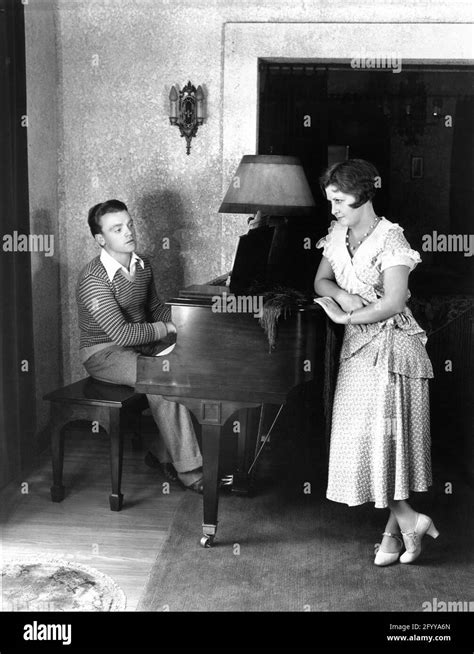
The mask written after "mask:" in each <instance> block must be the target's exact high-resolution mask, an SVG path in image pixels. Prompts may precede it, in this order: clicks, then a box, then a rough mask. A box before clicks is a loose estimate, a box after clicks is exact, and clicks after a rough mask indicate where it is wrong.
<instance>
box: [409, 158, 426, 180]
mask: <svg viewBox="0 0 474 654" xmlns="http://www.w3.org/2000/svg"><path fill="white" fill-rule="evenodd" d="M422 177H423V157H412V158H411V178H412V179H421V178H422Z"/></svg>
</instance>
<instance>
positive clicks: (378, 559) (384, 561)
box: [374, 531, 403, 566]
mask: <svg viewBox="0 0 474 654" xmlns="http://www.w3.org/2000/svg"><path fill="white" fill-rule="evenodd" d="M382 536H390V537H391V538H395V540H397V541H398V542H399V544H400V547H399V548H398V552H384V551H383V550H381V549H380V546H379V549H378V550H377V553H376V554H375V559H374V563H375V565H380V566H383V565H391V564H392V563H395V561H398V557H399V556H400V551H401V549H402V546H403V542H402V539H401V538H400V536H397V535H396V534H391V533H390V532H389V531H384V532H383V534H382Z"/></svg>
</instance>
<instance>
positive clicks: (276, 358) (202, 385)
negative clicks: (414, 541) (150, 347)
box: [136, 284, 327, 547]
mask: <svg viewBox="0 0 474 654" xmlns="http://www.w3.org/2000/svg"><path fill="white" fill-rule="evenodd" d="M218 296H220V297H221V298H222V302H220V303H219V302H216V298H217V297H218ZM235 297H236V298H238V296H235ZM230 298H231V295H230V293H229V288H228V287H227V286H220V285H214V284H204V285H193V286H190V287H188V288H186V289H183V290H182V291H181V292H180V293H179V297H176V298H173V299H171V300H170V301H169V302H168V303H167V304H168V305H169V306H170V308H171V313H172V320H173V322H174V323H175V324H176V327H177V332H178V334H177V339H176V343H175V344H174V349H173V350H172V351H171V352H170V353H169V354H166V355H164V356H144V355H141V356H140V357H139V358H138V367H137V383H136V390H137V391H139V392H141V393H151V394H153V393H156V394H159V395H163V396H164V397H165V398H166V399H168V400H172V401H174V402H179V403H181V404H183V405H185V406H186V407H187V408H188V409H189V410H190V411H191V412H192V413H193V414H194V416H195V417H196V419H197V421H198V422H199V424H200V425H201V427H202V455H203V473H204V497H203V505H204V509H203V513H204V515H203V524H202V530H203V536H202V538H201V545H202V546H203V547H210V546H211V545H212V544H213V541H214V538H215V536H216V531H217V522H218V521H217V517H218V498H219V452H220V446H221V439H222V437H223V427H224V424H225V423H226V421H227V420H229V419H230V418H231V417H232V416H234V420H237V421H238V422H239V427H240V430H239V431H238V433H237V438H238V456H237V466H236V470H235V471H234V474H233V490H234V491H236V492H245V490H246V487H247V485H248V483H249V464H250V465H251V454H250V451H249V443H250V442H252V438H251V436H254V434H251V433H249V432H250V431H251V428H252V425H254V423H255V421H254V420H252V412H251V409H256V408H259V407H260V408H261V407H262V406H264V405H269V404H271V405H279V406H280V407H281V406H282V405H284V404H285V402H286V401H287V398H288V395H289V394H290V392H291V391H292V390H293V389H294V388H295V387H297V386H299V385H301V384H305V383H307V382H310V381H311V380H313V379H314V378H315V377H316V376H319V378H322V377H323V375H324V372H325V371H324V360H325V356H324V355H325V351H326V347H325V346H326V325H327V323H326V317H325V314H324V311H323V310H322V309H321V307H320V306H319V305H315V304H312V303H302V304H301V306H297V307H296V308H295V310H294V311H293V312H292V313H291V315H289V316H287V317H286V318H280V320H279V322H278V337H277V339H276V345H275V347H274V349H273V350H272V351H270V349H269V344H268V340H267V336H266V334H265V332H264V330H263V329H262V327H261V326H260V325H259V321H258V318H257V317H255V316H254V313H251V312H231V311H227V310H226V311H216V306H220V307H222V308H223V307H224V306H226V307H227V306H228V307H232V303H231V302H230V301H229V300H230ZM237 306H239V305H238V303H237ZM254 413H255V412H253V414H254ZM320 428H321V431H324V427H323V426H321V427H320Z"/></svg>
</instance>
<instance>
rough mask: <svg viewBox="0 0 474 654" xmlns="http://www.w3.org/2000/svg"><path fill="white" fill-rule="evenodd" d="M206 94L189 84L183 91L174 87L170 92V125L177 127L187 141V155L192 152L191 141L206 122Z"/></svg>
mask: <svg viewBox="0 0 474 654" xmlns="http://www.w3.org/2000/svg"><path fill="white" fill-rule="evenodd" d="M204 118H205V116H204V93H203V90H202V87H201V86H198V87H197V89H196V87H195V86H193V85H192V84H191V82H188V83H187V84H186V86H185V87H184V88H183V90H182V91H180V90H179V86H178V88H177V89H176V87H175V86H174V85H173V86H172V87H171V91H170V123H171V125H177V126H178V127H179V131H180V134H181V136H184V138H185V139H186V154H189V153H190V151H191V139H192V138H193V137H194V136H196V134H197V130H198V126H199V125H202V124H203V122H204Z"/></svg>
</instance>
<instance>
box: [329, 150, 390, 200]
mask: <svg viewBox="0 0 474 654" xmlns="http://www.w3.org/2000/svg"><path fill="white" fill-rule="evenodd" d="M377 178H380V177H379V173H378V170H377V168H376V167H375V166H374V165H373V164H371V163H370V161H365V159H348V160H347V161H341V162H339V163H335V164H333V165H332V166H329V168H327V169H326V170H325V171H324V173H323V174H322V175H321V177H320V178H319V184H320V186H321V189H322V191H323V193H324V195H326V188H327V187H328V186H335V187H336V188H337V190H338V191H341V192H342V193H347V194H349V195H353V196H354V197H355V202H353V203H352V204H351V205H350V206H351V207H352V208H353V209H357V208H358V207H361V206H362V205H363V204H365V203H366V202H368V201H369V200H372V198H373V197H374V195H375V190H376V187H375V182H376V179H377Z"/></svg>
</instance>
